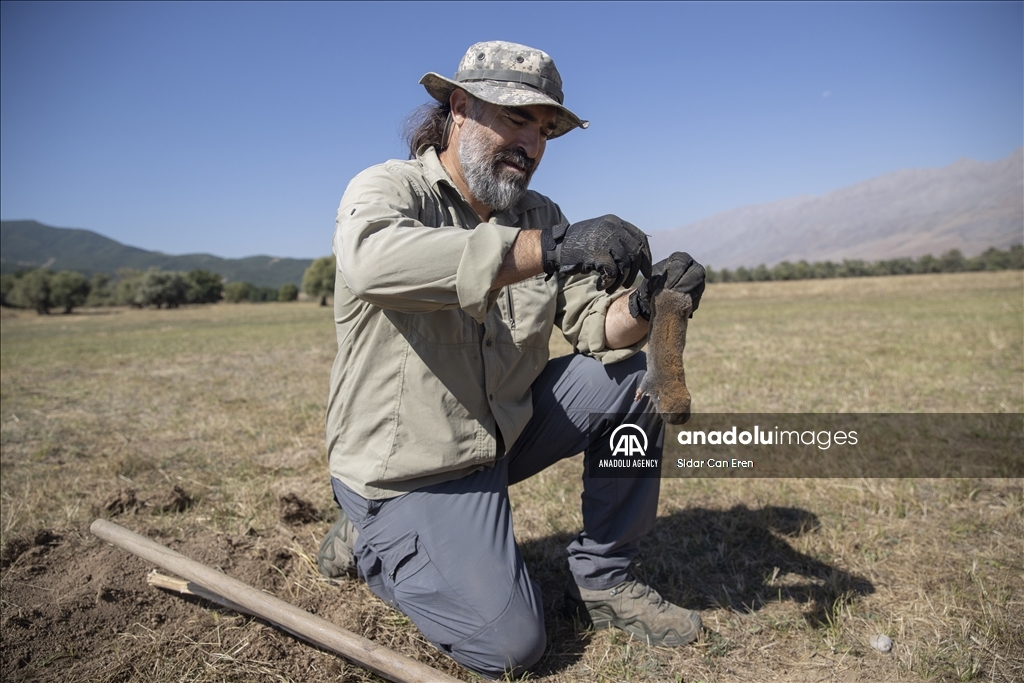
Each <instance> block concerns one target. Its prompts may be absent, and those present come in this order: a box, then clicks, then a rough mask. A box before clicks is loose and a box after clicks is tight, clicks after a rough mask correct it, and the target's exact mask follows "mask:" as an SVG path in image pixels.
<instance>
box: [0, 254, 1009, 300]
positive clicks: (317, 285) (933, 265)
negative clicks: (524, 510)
mask: <svg viewBox="0 0 1024 683" xmlns="http://www.w3.org/2000/svg"><path fill="white" fill-rule="evenodd" d="M981 270H990V271H991V270H1024V246H1022V245H1020V244H1015V245H1013V246H1011V247H1010V248H1009V249H1005V250H1004V249H997V248H995V247H992V248H990V249H987V250H986V251H984V252H982V253H981V254H978V255H977V256H972V257H971V258H967V257H965V256H964V255H963V254H962V253H961V252H960V250H959V249H950V250H949V251H947V252H946V253H944V254H942V256H940V257H938V258H935V257H934V256H931V255H930V254H926V255H924V256H921V257H920V258H918V259H912V258H896V259H887V260H882V261H874V262H868V261H864V260H861V259H844V260H843V261H842V262H841V263H834V262H832V261H815V262H814V263H808V262H807V261H798V262H796V263H791V262H790V261H782V262H781V263H777V264H775V265H774V266H772V267H771V268H768V267H767V266H765V265H764V264H763V263H762V264H761V265H759V266H757V267H756V268H744V267H742V266H741V267H739V268H736V269H734V270H730V269H728V268H721V269H715V268H712V267H711V266H708V268H707V277H708V282H760V281H768V280H811V279H820V278H835V277H868V276H872V275H875V276H877V275H911V274H915V273H959V272H966V271H981ZM336 273H337V268H336V266H335V261H334V256H324V257H323V258H318V259H316V260H315V261H313V263H311V264H310V266H309V268H307V269H306V271H305V273H303V276H302V291H304V292H305V293H306V294H307V295H309V296H310V297H312V298H315V299H319V300H320V305H321V306H326V305H327V297H329V296H331V295H333V294H334V278H335V274H336ZM298 296H299V288H298V287H296V286H295V285H294V284H291V283H287V284H284V285H281V286H280V287H257V286H256V285H253V284H251V283H249V282H227V283H225V282H224V279H223V278H222V277H221V276H220V275H217V274H216V273H211V272H209V271H207V270H201V269H197V270H192V271H189V272H187V273H186V272H181V271H168V270H160V269H159V268H150V269H149V270H147V271H140V270H134V269H122V270H119V271H118V272H117V275H116V276H115V277H112V276H110V275H108V274H106V273H95V274H94V275H93V276H92V278H89V279H87V278H86V277H85V276H84V275H82V274H81V273H78V272H75V271H70V270H62V271H59V272H56V273H55V272H52V271H49V270H44V269H41V268H37V269H34V270H28V271H23V272H18V273H15V274H13V275H4V276H2V277H0V304H2V305H4V306H13V307H17V308H30V309H35V310H36V311H38V312H39V313H40V314H46V313H50V311H51V310H54V309H57V310H61V311H63V312H64V313H70V312H71V311H72V310H74V309H75V308H80V307H82V306H134V307H137V308H147V307H155V308H177V307H178V306H181V305H183V304H212V303H217V302H218V301H222V300H223V301H227V302H228V303H241V302H246V301H248V302H253V303H259V302H264V301H295V300H296V299H298Z"/></svg>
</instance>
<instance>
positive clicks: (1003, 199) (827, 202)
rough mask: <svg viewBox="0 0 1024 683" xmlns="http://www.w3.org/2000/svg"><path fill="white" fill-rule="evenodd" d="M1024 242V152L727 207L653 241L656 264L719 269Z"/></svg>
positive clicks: (967, 251)
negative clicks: (681, 254) (689, 261)
mask: <svg viewBox="0 0 1024 683" xmlns="http://www.w3.org/2000/svg"><path fill="white" fill-rule="evenodd" d="M1022 241H1024V147H1022V148H1020V149H1017V150H1016V151H1015V152H1013V153H1012V154H1011V155H1010V156H1008V157H1006V158H1005V159H1002V160H1000V161H995V162H990V163H989V162H980V161H973V160H970V159H960V160H959V161H956V162H954V163H953V164H951V165H949V166H946V167H945V168H938V169H910V170H902V171H896V172H894V173H888V174H886V175H883V176H879V177H878V178H874V179H872V180H867V181H864V182H861V183H857V184H856V185H851V186H849V187H846V188H843V189H840V190H836V191H834V192H829V193H828V194H825V195H821V196H820V197H796V198H793V199H785V200H782V201H777V202H772V203H768V204H758V205H754V206H746V207H742V208H738V209H732V210H730V211H725V212H722V213H719V214H716V215H714V216H711V217H709V218H705V219H703V220H699V221H697V222H695V223H691V224H689V225H684V226H682V227H679V228H674V229H670V230H663V231H659V232H654V233H652V234H651V235H650V243H651V251H652V252H653V254H654V258H655V260H656V261H657V260H659V259H661V258H663V257H665V256H667V255H668V254H670V253H671V252H673V251H686V252H689V253H690V254H691V255H693V257H694V258H696V259H697V260H698V261H700V262H701V263H704V264H706V265H712V266H714V267H715V268H735V267H738V266H747V267H752V266H756V265H759V264H761V263H764V264H765V265H768V266H771V265H774V264H776V263H778V262H780V261H799V260H801V259H806V260H807V261H810V262H814V261H827V260H831V261H836V262H838V261H842V260H843V259H864V260H866V261H878V260H882V259H891V258H898V257H903V256H909V257H914V258H916V257H918V256H922V255H924V254H932V255H934V256H939V255H940V254H942V253H944V252H946V251H948V250H950V249H959V250H960V251H961V252H963V254H964V255H965V256H973V255H975V254H979V253H981V252H982V251H984V250H985V249H987V248H989V247H999V248H1001V249H1003V248H1006V247H1008V246H1010V245H1012V244H1019V243H1021V242H1022Z"/></svg>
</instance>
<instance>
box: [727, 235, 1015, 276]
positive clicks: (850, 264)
mask: <svg viewBox="0 0 1024 683" xmlns="http://www.w3.org/2000/svg"><path fill="white" fill-rule="evenodd" d="M981 270H1024V246H1022V245H1020V244H1015V245H1013V246H1011V247H1010V248H1009V249H997V248H995V247H991V248H989V249H987V250H986V251H984V252H982V253H981V254H978V255H977V256H972V257H970V258H967V257H965V256H964V255H963V254H962V253H961V252H960V250H959V249H950V250H949V251H947V252H946V253H944V254H942V256H939V257H938V258H935V257H934V256H932V255H931V254H926V255H924V256H921V257H920V258H918V259H912V258H895V259H885V260H882V261H874V262H869V261H864V260H861V259H843V261H842V262H841V263H835V262H833V261H815V262H814V263H808V262H807V261H797V262H796V263H792V262H790V261H782V262H781V263H777V264H775V265H774V266H772V267H771V268H769V267H767V266H765V265H764V264H763V263H762V264H761V265H759V266H757V267H756V268H744V267H743V266H740V267H739V268H736V269H733V270H730V269H728V268H721V269H717V268H711V267H710V266H709V267H708V268H707V278H708V282H763V281H768V280H814V279H824V278H834V277H869V276H878V275H913V274H920V273H961V272H968V271H981Z"/></svg>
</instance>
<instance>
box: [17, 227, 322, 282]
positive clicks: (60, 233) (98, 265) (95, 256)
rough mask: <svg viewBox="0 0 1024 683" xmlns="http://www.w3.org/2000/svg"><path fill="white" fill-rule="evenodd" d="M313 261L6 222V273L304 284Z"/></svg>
mask: <svg viewBox="0 0 1024 683" xmlns="http://www.w3.org/2000/svg"><path fill="white" fill-rule="evenodd" d="M311 262H312V259H294V258H275V257H273V256H249V257H247V258H242V259H225V258H220V257H219V256H213V255H211V254H184V255H181V256H171V255H169V254H164V253H162V252H159V251H146V250H145V249H139V248H138V247H129V246H127V245H124V244H121V243H120V242H117V241H115V240H112V239H110V238H109V237H104V236H103V235H100V234H99V233H95V232H93V231H91V230H79V229H74V228H54V227H51V226H49V225H43V224H42V223H38V222H36V221H0V273H4V274H6V273H13V272H15V271H17V270H26V269H29V268H49V269H50V270H55V271H57V270H77V271H78V272H80V273H85V274H86V275H91V274H92V273H95V272H102V273H110V274H111V275H113V274H114V273H116V272H117V271H118V269H120V268H137V269H139V270H146V269H147V268H152V267H154V266H155V267H157V268H160V269H161V270H182V271H189V270H196V269H197V268H201V269H203V270H208V271H210V272H212V273H217V274H218V275H220V276H221V277H223V278H224V279H225V280H226V281H227V282H251V283H252V284H254V285H256V286H257V287H280V286H281V285H283V284H286V283H289V282H290V283H292V284H295V285H297V286H298V285H300V284H301V283H302V274H303V273H304V272H305V271H306V268H308V267H309V264H310V263H311Z"/></svg>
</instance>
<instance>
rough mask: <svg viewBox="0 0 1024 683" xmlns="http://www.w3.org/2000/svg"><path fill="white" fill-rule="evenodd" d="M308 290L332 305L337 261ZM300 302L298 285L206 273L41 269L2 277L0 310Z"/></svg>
mask: <svg viewBox="0 0 1024 683" xmlns="http://www.w3.org/2000/svg"><path fill="white" fill-rule="evenodd" d="M302 285H303V291H305V292H306V294H308V295H309V296H310V297H314V298H319V299H320V303H321V304H322V305H326V303H327V296H329V295H331V294H333V293H334V257H333V256H327V257H324V258H321V259H317V260H316V261H314V262H313V263H312V264H311V265H310V267H309V268H307V269H306V272H305V274H304V275H303V278H302ZM298 298H299V288H298V287H297V286H296V285H294V284H292V283H286V284H284V285H281V286H280V287H257V286H256V285H253V284H252V283H249V282H224V279H223V278H222V277H221V276H220V275H218V274H216V273H211V272H210V271H207V270H202V269H197V270H191V271H189V272H182V271H170V270H161V269H159V268H150V269H149V270H146V271H140V270H136V269H131V268H124V269H121V270H119V271H117V274H116V275H114V276H111V275H109V274H107V273H94V274H93V275H92V277H91V278H86V277H85V276H84V275H82V274H81V273H78V272H76V271H71V270H61V271H58V272H53V271H50V270H45V269H42V268H36V269H32V270H27V271H19V272H17V273H14V274H12V275H4V276H2V277H0V304H2V305H4V306H9V307H14V308H28V309H34V310H35V311H36V312H38V313H39V314H41V315H44V314H48V313H50V312H51V311H53V310H59V311H61V312H63V313H71V311H73V310H74V309H76V308H81V307H83V306H132V307H135V308H158V309H161V308H178V307H179V306H181V305H184V304H212V303H217V302H218V301H226V302H228V303H241V302H253V303H260V302H266V301H295V300H297V299H298Z"/></svg>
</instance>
